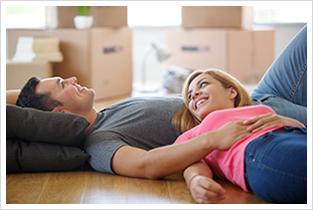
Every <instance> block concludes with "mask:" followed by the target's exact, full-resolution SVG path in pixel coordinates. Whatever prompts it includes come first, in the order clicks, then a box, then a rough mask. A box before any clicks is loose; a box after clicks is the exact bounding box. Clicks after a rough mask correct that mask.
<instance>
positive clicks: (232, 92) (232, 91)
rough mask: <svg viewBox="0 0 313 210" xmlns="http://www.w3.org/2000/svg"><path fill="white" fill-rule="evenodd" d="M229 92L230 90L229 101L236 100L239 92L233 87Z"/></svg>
mask: <svg viewBox="0 0 313 210" xmlns="http://www.w3.org/2000/svg"><path fill="white" fill-rule="evenodd" d="M228 90H229V99H230V100H233V99H235V98H236V96H237V95H238V92H237V90H236V89H235V88H234V87H233V86H232V87H230V88H229V89H228Z"/></svg>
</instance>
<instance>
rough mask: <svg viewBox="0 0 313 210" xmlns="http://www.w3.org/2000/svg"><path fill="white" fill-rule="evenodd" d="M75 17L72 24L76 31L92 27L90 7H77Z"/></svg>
mask: <svg viewBox="0 0 313 210" xmlns="http://www.w3.org/2000/svg"><path fill="white" fill-rule="evenodd" d="M76 10H77V14H78V15H77V16H75V17H74V24H75V27H76V28H77V29H87V28H90V27H91V26H92V23H93V17H92V16H90V6H77V7H76Z"/></svg>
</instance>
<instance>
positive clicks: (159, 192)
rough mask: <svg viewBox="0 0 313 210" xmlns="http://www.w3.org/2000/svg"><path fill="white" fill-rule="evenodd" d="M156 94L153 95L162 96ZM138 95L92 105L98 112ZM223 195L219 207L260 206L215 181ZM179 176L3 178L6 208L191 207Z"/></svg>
mask: <svg viewBox="0 0 313 210" xmlns="http://www.w3.org/2000/svg"><path fill="white" fill-rule="evenodd" d="M162 94H163V93H156V94H155V95H162ZM131 96H140V94H138V93H133V94H132V95H126V96H120V97H116V98H111V99H106V100H102V101H96V103H95V108H96V109H97V110H100V109H101V108H104V107H106V106H108V105H110V104H113V103H115V102H118V101H120V100H123V99H126V98H129V97H131ZM217 181H218V182H219V183H220V184H221V185H222V186H223V187H224V188H225V189H226V191H227V194H226V198H225V199H224V200H222V201H221V202H219V203H221V204H263V203H267V202H265V201H263V200H262V199H260V198H258V197H257V196H255V195H253V194H250V193H246V192H244V191H243V190H241V189H240V188H238V187H236V186H234V185H233V184H231V183H229V182H226V181H221V180H217ZM194 203H195V202H194V200H193V199H192V197H191V194H190V192H189V190H188V189H187V186H186V183H185V181H184V179H183V177H182V175H181V173H179V174H175V175H172V176H169V177H166V178H165V179H163V180H146V179H136V178H128V177H122V176H117V175H109V174H103V173H98V172H95V171H90V170H87V171H72V172H54V173H23V174H7V175H6V204H194Z"/></svg>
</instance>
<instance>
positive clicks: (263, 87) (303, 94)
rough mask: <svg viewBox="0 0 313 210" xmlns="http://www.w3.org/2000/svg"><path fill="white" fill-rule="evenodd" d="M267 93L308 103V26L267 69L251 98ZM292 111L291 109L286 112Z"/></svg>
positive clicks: (301, 103) (303, 103) (295, 101)
mask: <svg viewBox="0 0 313 210" xmlns="http://www.w3.org/2000/svg"><path fill="white" fill-rule="evenodd" d="M265 94H270V95H275V96H279V97H281V98H284V99H286V100H288V101H290V102H292V103H295V104H298V105H301V106H304V107H306V105H307V26H305V27H303V28H302V29H301V31H300V32H299V33H298V34H297V35H296V36H295V37H294V38H293V39H292V40H291V42H290V43H289V44H288V45H287V46H286V48H285V49H284V50H283V51H282V53H281V54H280V55H279V56H278V57H277V59H276V60H275V61H274V62H273V64H272V65H271V66H270V68H269V69H268V70H267V72H266V73H265V75H264V76H263V78H262V79H261V81H260V82H259V84H258V86H257V87H256V88H255V89H254V91H253V93H252V94H251V98H253V99H260V98H261V97H263V96H264V95H265ZM290 111H292V110H291V109H289V110H286V112H290Z"/></svg>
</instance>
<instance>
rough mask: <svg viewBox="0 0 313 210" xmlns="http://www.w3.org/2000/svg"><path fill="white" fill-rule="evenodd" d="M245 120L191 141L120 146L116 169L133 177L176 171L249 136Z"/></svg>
mask: <svg viewBox="0 0 313 210" xmlns="http://www.w3.org/2000/svg"><path fill="white" fill-rule="evenodd" d="M247 128H248V126H247V125H244V124H243V120H241V121H234V122H230V123H227V124H225V125H224V126H222V127H221V128H219V129H217V130H214V131H210V132H207V133H204V134H202V135H199V136H197V137H195V138H193V139H191V140H189V141H186V142H183V143H179V144H174V145H169V146H163V147H159V148H155V149H152V150H149V151H145V150H142V149H139V148H135V147H131V146H123V147H121V148H120V149H118V150H117V151H116V152H115V154H114V156H113V158H112V160H111V165H112V169H113V171H114V172H115V173H117V174H119V175H124V176H130V177H141V178H149V179H157V178H161V177H165V176H169V175H172V174H174V173H177V172H179V171H182V170H184V169H185V168H186V167H188V166H190V165H191V164H193V163H196V162H198V161H200V160H201V159H203V158H204V157H205V156H206V155H208V154H209V153H211V152H212V151H214V150H227V149H229V148H230V147H231V146H232V145H233V144H234V143H236V142H237V141H238V140H240V139H242V138H244V137H246V136H248V135H250V134H251V132H248V131H247Z"/></svg>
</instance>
